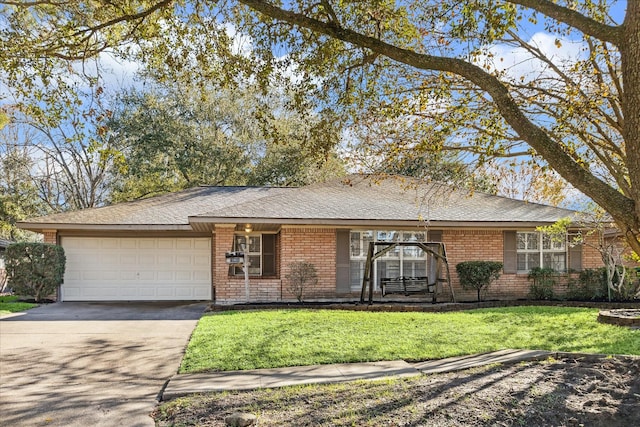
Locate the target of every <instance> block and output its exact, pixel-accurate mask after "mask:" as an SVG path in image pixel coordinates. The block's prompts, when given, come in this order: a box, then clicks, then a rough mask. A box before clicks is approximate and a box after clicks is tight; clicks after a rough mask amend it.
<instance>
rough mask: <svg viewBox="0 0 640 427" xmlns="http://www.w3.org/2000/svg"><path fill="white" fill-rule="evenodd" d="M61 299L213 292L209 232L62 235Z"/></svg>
mask: <svg viewBox="0 0 640 427" xmlns="http://www.w3.org/2000/svg"><path fill="white" fill-rule="evenodd" d="M62 246H63V247H64V249H65V254H66V256H67V268H66V270H67V271H66V273H65V280H64V284H63V285H62V300H64V301H96V300H105V301H107V300H149V301H152V300H203V299H210V298H211V240H210V239H208V238H86V237H64V236H63V238H62Z"/></svg>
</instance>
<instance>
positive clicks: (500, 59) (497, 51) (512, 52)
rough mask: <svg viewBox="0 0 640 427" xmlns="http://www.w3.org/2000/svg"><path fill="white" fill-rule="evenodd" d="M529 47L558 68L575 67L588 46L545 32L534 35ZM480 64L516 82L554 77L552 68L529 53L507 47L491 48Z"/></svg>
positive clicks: (478, 62)
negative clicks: (574, 64) (566, 65)
mask: <svg viewBox="0 0 640 427" xmlns="http://www.w3.org/2000/svg"><path fill="white" fill-rule="evenodd" d="M527 43H528V44H529V45H530V46H533V47H534V48H535V49H537V50H539V51H540V52H541V53H542V54H543V55H544V56H545V57H547V58H549V59H550V60H551V61H552V62H553V63H554V64H556V65H561V64H567V63H575V62H576V61H578V60H580V59H583V58H584V55H585V52H584V47H585V45H584V43H583V42H582V41H575V40H570V39H565V38H557V37H555V36H553V35H550V34H547V33H543V32H538V33H536V34H534V35H533V36H532V37H531V38H530V39H529V40H528V41H527ZM476 64H477V65H480V66H482V67H485V66H489V67H490V68H491V69H492V70H495V71H499V72H505V73H506V74H507V75H508V76H510V77H511V78H513V79H516V80H521V79H523V80H524V81H531V80H535V79H538V78H541V77H544V76H546V75H548V74H550V73H552V71H551V70H550V68H549V65H548V64H545V63H544V62H543V61H541V60H539V59H537V58H535V57H534V56H533V55H532V54H531V53H530V52H528V51H527V50H526V49H524V48H522V47H515V46H512V45H507V44H498V45H494V46H493V47H491V48H489V51H488V53H487V54H486V55H483V56H481V57H480V58H479V59H478V60H477V61H476Z"/></svg>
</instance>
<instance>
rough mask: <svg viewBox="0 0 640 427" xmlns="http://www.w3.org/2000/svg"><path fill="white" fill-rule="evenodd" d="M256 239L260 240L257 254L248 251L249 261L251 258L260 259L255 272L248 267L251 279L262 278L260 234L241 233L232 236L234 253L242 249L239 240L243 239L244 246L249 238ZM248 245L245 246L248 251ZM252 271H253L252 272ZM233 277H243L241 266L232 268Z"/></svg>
mask: <svg viewBox="0 0 640 427" xmlns="http://www.w3.org/2000/svg"><path fill="white" fill-rule="evenodd" d="M256 237H257V238H258V239H260V244H259V246H260V248H259V250H258V252H256V251H249V259H251V258H252V257H253V258H255V257H259V259H260V267H259V268H258V271H256V268H255V267H252V266H249V276H252V277H257V276H262V264H263V260H262V234H260V233H252V234H246V233H242V234H236V235H234V236H233V250H234V251H242V248H241V247H240V245H239V243H240V242H239V241H238V239H239V238H242V239H245V244H246V242H247V240H248V239H251V238H256ZM249 247H250V245H247V250H248V249H249ZM252 270H253V271H252ZM232 271H233V275H234V276H242V275H244V271H242V266H234V268H233V270H232Z"/></svg>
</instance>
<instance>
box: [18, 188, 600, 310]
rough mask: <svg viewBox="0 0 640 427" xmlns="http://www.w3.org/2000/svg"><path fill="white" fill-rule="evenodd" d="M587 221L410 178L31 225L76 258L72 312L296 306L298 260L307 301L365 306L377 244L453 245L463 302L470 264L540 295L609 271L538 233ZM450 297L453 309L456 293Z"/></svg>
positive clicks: (182, 196) (240, 194) (398, 267)
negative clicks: (98, 304)
mask: <svg viewBox="0 0 640 427" xmlns="http://www.w3.org/2000/svg"><path fill="white" fill-rule="evenodd" d="M574 214H575V213H574V212H573V211H570V210H565V209H559V208H554V207H550V206H544V205H539V204H533V203H526V202H522V201H518V200H513V199H509V198H504V197H498V196H492V195H487V194H483V193H473V194H469V193H468V192H467V191H461V190H455V189H453V188H450V187H447V186H444V185H442V184H436V183H429V184H425V183H421V182H419V181H416V180H413V179H410V178H406V177H387V178H385V179H377V178H367V177H364V176H358V175H354V176H350V177H347V178H341V179H335V180H333V181H328V182H326V183H320V184H314V185H310V186H306V187H300V188H276V187H198V188H192V189H189V190H185V191H181V192H177V193H171V194H165V195H162V196H157V197H152V198H148V199H143V200H138V201H134V202H128V203H120V204H116V205H112V206H106V207H101V208H94V209H85V210H80V211H75V212H67V213H62V214H54V215H49V216H45V217H39V218H33V219H30V220H27V221H24V222H22V223H20V224H19V225H20V227H22V228H24V229H27V230H32V231H36V232H40V233H43V234H44V238H45V241H47V242H50V243H58V244H60V245H62V246H63V247H64V249H65V253H66V256H67V271H66V273H65V279H64V284H63V285H62V286H61V288H60V291H59V295H58V298H59V300H62V301H114V300H120V301H156V300H214V301H215V302H216V303H218V304H233V303H239V302H247V301H251V302H268V301H269V302H271V301H293V300H295V298H294V296H293V295H292V294H291V293H290V292H288V290H287V286H286V283H285V282H286V281H285V277H286V274H287V272H288V269H289V265H290V263H291V262H293V261H308V262H311V263H313V264H314V265H315V267H316V269H317V272H318V276H319V282H318V286H317V287H316V288H314V289H313V290H309V291H308V292H307V293H306V298H305V299H306V300H314V299H316V300H320V299H324V300H345V299H346V300H355V299H356V298H357V297H359V295H360V289H361V285H362V276H363V271H364V264H365V261H366V251H367V249H366V248H367V247H368V244H369V242H371V241H377V242H385V241H431V242H442V243H444V246H445V248H446V252H447V258H448V263H449V266H450V271H451V279H452V280H451V283H452V287H453V290H454V292H455V294H456V297H457V299H458V300H473V299H475V292H473V291H464V290H463V289H462V288H461V286H460V284H459V281H458V279H457V277H456V274H455V265H456V264H457V263H459V262H461V261H466V260H488V261H500V262H503V263H504V272H503V274H502V276H501V277H500V279H499V280H498V281H497V282H496V283H495V284H493V285H492V286H491V288H490V289H489V291H488V294H487V298H494V299H496V298H497V299H515V298H523V297H526V295H527V293H528V290H529V281H528V280H527V274H528V271H529V270H530V269H531V268H532V267H535V266H545V267H552V268H554V269H556V270H557V271H568V270H581V269H583V268H591V267H597V266H599V265H601V261H600V257H599V255H598V253H597V252H596V251H595V250H593V249H591V248H589V247H587V246H584V247H581V246H576V247H570V246H569V245H568V244H566V243H565V242H558V241H555V240H551V239H549V238H548V237H547V236H543V235H542V234H541V233H539V232H537V231H536V227H538V226H541V225H549V224H552V223H554V222H555V221H557V220H559V219H561V218H565V217H568V216H569V217H571V216H573V215H574ZM243 245H244V247H245V249H246V251H248V256H249V260H250V261H251V266H250V267H249V284H248V287H247V286H245V277H244V272H243V270H242V268H240V267H239V266H235V265H229V264H227V262H226V253H227V252H229V251H234V250H239V249H240V248H241V247H243ZM430 268H431V267H429V265H428V262H427V259H426V257H425V254H424V253H422V252H421V251H420V250H416V249H415V248H411V249H409V248H402V249H397V250H395V251H391V252H390V253H388V254H387V255H385V256H384V257H382V258H380V259H378V260H377V261H375V265H374V269H373V282H374V285H375V288H376V289H379V286H380V281H381V279H383V278H390V277H400V276H411V277H418V276H426V275H428V274H429V271H428V270H429V269H430ZM438 294H439V297H438V299H439V300H446V299H448V298H451V295H450V292H449V290H448V287H446V286H442V285H440V286H439V288H438ZM376 298H377V299H379V298H381V297H379V296H376ZM417 298H420V297H417Z"/></svg>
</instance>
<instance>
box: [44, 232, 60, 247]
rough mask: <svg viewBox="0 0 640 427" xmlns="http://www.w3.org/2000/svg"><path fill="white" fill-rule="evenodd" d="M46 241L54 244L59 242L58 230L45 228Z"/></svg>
mask: <svg viewBox="0 0 640 427" xmlns="http://www.w3.org/2000/svg"><path fill="white" fill-rule="evenodd" d="M42 234H43V236H44V243H50V244H52V245H57V244H58V232H57V231H56V230H45V231H44V232H43V233H42Z"/></svg>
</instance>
